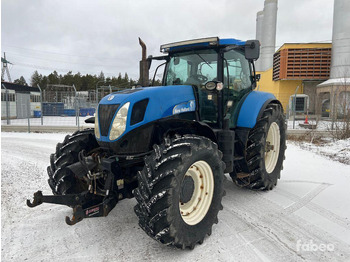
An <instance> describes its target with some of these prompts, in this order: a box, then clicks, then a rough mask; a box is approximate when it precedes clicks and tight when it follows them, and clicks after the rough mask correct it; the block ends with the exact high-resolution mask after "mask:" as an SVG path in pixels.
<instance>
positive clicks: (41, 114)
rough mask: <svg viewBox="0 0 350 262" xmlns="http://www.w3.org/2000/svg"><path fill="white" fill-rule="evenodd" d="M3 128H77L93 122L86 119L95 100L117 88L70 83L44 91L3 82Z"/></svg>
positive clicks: (96, 104) (94, 107)
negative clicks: (24, 89) (14, 87)
mask: <svg viewBox="0 0 350 262" xmlns="http://www.w3.org/2000/svg"><path fill="white" fill-rule="evenodd" d="M2 87H3V88H2V89H1V126H2V130H13V131H15V130H16V127H17V129H18V130H21V131H25V130H28V132H35V131H36V130H42V129H43V127H45V130H46V131H47V130H50V127H52V130H53V131H55V132H57V131H59V130H62V131H67V130H72V131H74V130H80V129H84V128H91V127H93V124H91V123H86V122H85V120H86V119H88V118H90V117H92V116H94V114H95V112H96V108H97V106H98V101H99V100H100V99H102V98H103V97H104V96H106V95H107V94H109V93H111V92H114V91H118V90H119V89H118V88H116V87H113V86H101V87H98V88H97V89H96V90H91V91H77V90H76V89H75V87H74V85H73V86H67V85H48V86H47V87H46V88H45V89H44V90H42V88H40V86H38V89H37V90H38V91H30V92H29V91H28V92H21V91H18V90H17V91H15V90H11V89H8V88H6V87H5V85H2Z"/></svg>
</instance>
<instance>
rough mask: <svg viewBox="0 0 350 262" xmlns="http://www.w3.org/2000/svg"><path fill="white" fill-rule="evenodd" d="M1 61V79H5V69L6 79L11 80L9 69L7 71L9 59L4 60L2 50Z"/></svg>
mask: <svg viewBox="0 0 350 262" xmlns="http://www.w3.org/2000/svg"><path fill="white" fill-rule="evenodd" d="M1 63H2V69H1V79H5V78H4V75H5V71H6V74H7V79H8V81H9V82H12V81H11V76H10V71H9V68H8V66H7V64H11V65H12V63H10V62H9V61H7V60H6V53H5V52H4V57H1Z"/></svg>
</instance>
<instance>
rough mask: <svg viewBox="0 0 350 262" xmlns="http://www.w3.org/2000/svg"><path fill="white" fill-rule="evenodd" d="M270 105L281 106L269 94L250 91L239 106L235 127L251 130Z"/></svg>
mask: <svg viewBox="0 0 350 262" xmlns="http://www.w3.org/2000/svg"><path fill="white" fill-rule="evenodd" d="M270 103H277V104H281V103H280V102H279V101H278V100H277V99H276V97H275V96H274V95H273V94H271V93H267V92H260V91H252V92H251V93H250V94H249V95H248V96H247V97H246V99H245V100H244V102H243V104H242V106H241V109H240V111H239V114H238V119H237V127H239V128H253V127H254V126H255V124H256V122H257V120H258V119H259V117H261V115H262V114H263V112H264V110H265V108H266V107H267V105H268V104H270Z"/></svg>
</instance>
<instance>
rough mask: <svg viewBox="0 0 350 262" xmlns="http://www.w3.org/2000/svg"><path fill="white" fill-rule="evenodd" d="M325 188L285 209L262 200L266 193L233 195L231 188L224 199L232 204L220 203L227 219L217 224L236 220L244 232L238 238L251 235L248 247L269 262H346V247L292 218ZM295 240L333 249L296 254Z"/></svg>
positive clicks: (318, 229)
mask: <svg viewBox="0 0 350 262" xmlns="http://www.w3.org/2000/svg"><path fill="white" fill-rule="evenodd" d="M231 186H232V187H233V186H234V185H231ZM328 186H329V185H328V184H325V185H323V184H321V185H320V186H318V187H317V188H316V189H314V190H312V191H311V192H309V193H308V194H307V195H306V196H305V197H304V198H302V199H298V200H299V201H298V202H296V203H294V204H293V205H291V206H289V208H286V209H284V208H282V207H281V206H279V205H277V204H276V203H273V202H271V201H270V200H268V199H266V198H264V194H266V193H267V192H262V193H260V192H251V191H247V190H243V189H238V191H239V192H237V194H233V193H232V191H233V192H234V191H237V189H232V188H231V192H230V188H228V186H227V187H226V191H227V192H228V194H227V196H226V198H229V199H235V201H234V202H229V203H227V202H224V211H225V210H226V212H229V213H230V214H231V215H225V218H224V219H221V221H223V222H224V223H226V224H228V225H229V226H228V227H231V226H232V222H231V221H230V222H228V221H227V219H226V217H236V218H239V219H240V220H241V221H242V222H243V223H245V224H246V226H245V229H243V230H241V231H238V232H239V234H248V235H255V237H253V239H254V238H255V240H254V241H253V242H252V244H254V246H255V248H257V249H258V250H259V252H261V253H262V254H264V255H265V256H267V255H268V257H269V258H272V260H276V261H282V260H285V261H291V260H301V261H302V260H304V259H310V258H313V259H319V260H321V261H323V260H325V259H326V260H327V259H329V260H331V259H336V260H338V261H346V259H345V258H344V256H343V254H347V253H348V250H349V245H348V244H346V243H344V242H343V241H341V240H339V239H336V238H335V237H334V236H332V235H330V234H329V233H327V232H325V231H323V230H322V229H320V228H318V227H316V226H314V225H313V224H310V223H309V222H308V221H306V220H304V219H302V218H300V217H299V216H297V215H295V214H293V213H294V212H295V211H296V210H299V209H300V208H302V207H304V205H307V204H308V203H309V202H310V201H311V200H312V199H313V198H314V197H315V196H317V195H318V194H320V193H321V192H322V191H323V190H325V188H327V187H328ZM225 204H226V205H225ZM259 238H260V239H261V238H263V240H262V241H257V240H256V239H259ZM298 240H301V241H302V242H303V243H304V242H307V241H309V240H313V241H314V242H315V243H333V244H334V245H335V246H336V247H337V248H336V250H335V251H334V252H324V253H322V252H307V253H305V252H298V251H297V249H296V244H297V241H298ZM264 246H273V247H274V248H270V249H266V248H265V247H264ZM264 250H265V251H266V253H265V252H264ZM291 258H293V259H291Z"/></svg>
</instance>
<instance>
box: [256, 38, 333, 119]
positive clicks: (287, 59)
mask: <svg viewBox="0 0 350 262" xmlns="http://www.w3.org/2000/svg"><path fill="white" fill-rule="evenodd" d="M331 49H332V44H331V43H307V44H301V43H286V44H284V45H282V46H281V47H280V48H279V49H278V50H277V51H276V52H275V54H274V56H273V67H272V68H270V69H268V70H266V71H263V72H258V73H259V74H260V76H261V78H260V81H259V82H258V89H259V91H265V92H270V93H273V94H274V95H275V96H276V98H277V99H279V100H280V101H281V103H282V105H283V108H284V109H285V111H287V110H288V108H289V106H290V105H289V104H290V101H291V100H290V97H291V96H292V95H294V94H295V92H296V91H297V94H304V95H305V97H307V100H305V99H302V100H300V102H301V103H305V106H302V107H300V104H299V105H298V100H297V101H296V106H297V108H299V109H300V110H299V112H301V111H305V108H306V107H307V109H308V110H309V113H314V112H315V105H316V101H315V100H316V87H317V85H318V84H320V83H322V82H324V81H325V80H327V79H329V77H330V67H331ZM298 87H299V88H298ZM306 103H307V106H306ZM297 111H298V110H297Z"/></svg>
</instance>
